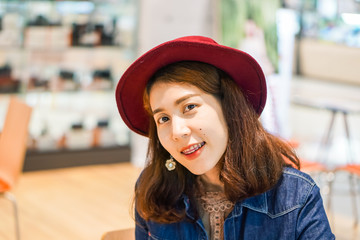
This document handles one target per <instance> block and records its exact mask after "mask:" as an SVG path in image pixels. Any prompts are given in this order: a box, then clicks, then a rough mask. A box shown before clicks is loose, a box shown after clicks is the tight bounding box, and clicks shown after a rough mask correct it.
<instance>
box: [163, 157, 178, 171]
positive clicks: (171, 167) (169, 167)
mask: <svg viewBox="0 0 360 240" xmlns="http://www.w3.org/2000/svg"><path fill="white" fill-rule="evenodd" d="M165 167H166V168H167V170H168V171H172V170H174V169H175V168H176V162H175V161H174V158H173V156H171V155H170V159H168V160H166V163H165Z"/></svg>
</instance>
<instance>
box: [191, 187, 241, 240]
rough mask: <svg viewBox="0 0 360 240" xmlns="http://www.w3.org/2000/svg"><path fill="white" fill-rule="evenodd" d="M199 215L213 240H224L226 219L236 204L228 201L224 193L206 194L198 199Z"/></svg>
mask: <svg viewBox="0 0 360 240" xmlns="http://www.w3.org/2000/svg"><path fill="white" fill-rule="evenodd" d="M198 205H200V206H199V208H198V209H199V213H200V216H201V220H202V221H203V224H204V227H205V229H206V231H207V233H208V235H209V238H210V239H211V240H222V239H224V233H223V229H224V228H223V225H224V219H225V218H226V217H227V215H229V213H230V212H231V210H232V209H233V207H234V204H233V203H232V202H230V201H229V200H227V198H226V196H225V194H224V193H223V192H205V193H203V194H202V195H201V196H200V197H199V198H198Z"/></svg>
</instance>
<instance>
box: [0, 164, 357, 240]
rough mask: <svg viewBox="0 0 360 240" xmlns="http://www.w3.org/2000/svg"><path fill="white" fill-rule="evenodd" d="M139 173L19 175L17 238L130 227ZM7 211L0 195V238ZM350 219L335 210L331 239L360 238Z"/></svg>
mask: <svg viewBox="0 0 360 240" xmlns="http://www.w3.org/2000/svg"><path fill="white" fill-rule="evenodd" d="M139 173H140V169H138V168H135V167H133V166H132V165H131V164H129V163H121V164H110V165H96V166H86V167H77V168H67V169H58V170H47V171H38V172H27V173H24V174H23V175H22V176H21V179H20V181H19V183H18V185H17V187H16V189H15V190H14V194H15V196H16V197H17V199H18V204H19V207H20V224H21V236H22V239H23V240H82V239H84V240H99V239H100V238H101V236H102V234H103V233H104V232H106V231H111V230H115V229H123V228H129V227H133V226H134V222H133V220H132V218H131V216H130V210H129V209H130V204H131V199H132V196H133V195H132V194H133V188H134V183H135V181H136V179H137V176H138V174H139ZM342 196H343V194H342ZM335 200H336V199H335ZM338 200H339V201H340V202H342V203H340V204H348V202H346V201H347V200H344V199H342V200H341V199H338ZM334 202H335V203H336V202H337V200H336V201H334ZM335 209H339V208H336V206H335ZM11 214H12V212H11V205H10V203H9V202H8V201H5V200H4V199H1V198H0V221H1V223H0V239H1V240H10V239H15V238H14V233H13V229H14V228H13V221H12V216H11ZM352 220H353V219H352V217H351V216H349V214H342V213H341V212H339V211H338V210H337V211H336V212H335V214H334V216H333V217H332V224H333V229H334V231H335V233H336V235H337V239H340V240H355V239H360V230H359V228H357V229H356V228H353V227H352V223H353V221H352Z"/></svg>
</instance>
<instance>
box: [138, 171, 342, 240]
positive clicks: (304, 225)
mask: <svg viewBox="0 0 360 240" xmlns="http://www.w3.org/2000/svg"><path fill="white" fill-rule="evenodd" d="M183 201H184V204H185V208H186V215H187V217H188V218H189V219H190V220H196V219H194V214H193V212H192V211H191V209H192V206H190V202H189V199H188V198H187V196H183ZM135 219H136V222H137V224H136V230H135V235H136V239H137V240H140V239H156V240H180V239H184V240H185V239H186V240H192V239H194V240H195V239H196V240H198V239H201V240H202V239H203V240H205V239H209V238H208V236H207V233H206V231H205V228H204V225H203V223H202V221H201V219H197V220H196V221H195V222H194V221H189V220H186V219H185V220H183V221H181V222H177V223H171V224H159V223H156V222H153V221H145V220H144V219H142V218H141V217H140V216H139V214H138V213H137V212H136V211H135ZM228 239H244V240H256V239H261V240H281V239H284V240H292V239H301V240H303V239H311V240H316V239H324V240H325V239H326V240H329V239H335V236H334V235H333V234H332V232H331V229H330V225H329V222H328V219H327V216H326V214H325V210H324V207H323V202H322V198H321V196H320V192H319V188H318V187H317V186H316V184H315V182H314V181H313V180H312V178H311V177H310V176H308V175H307V174H305V173H303V172H300V171H298V170H296V169H293V168H285V169H284V171H283V174H282V177H281V178H280V180H279V182H278V183H277V184H276V186H275V187H273V188H272V189H270V190H269V191H267V192H265V193H262V194H259V195H256V196H254V197H251V198H248V199H245V200H244V201H241V202H237V203H236V204H235V206H234V209H233V210H232V212H231V213H230V214H229V215H228V216H227V218H226V219H225V222H224V240H228Z"/></svg>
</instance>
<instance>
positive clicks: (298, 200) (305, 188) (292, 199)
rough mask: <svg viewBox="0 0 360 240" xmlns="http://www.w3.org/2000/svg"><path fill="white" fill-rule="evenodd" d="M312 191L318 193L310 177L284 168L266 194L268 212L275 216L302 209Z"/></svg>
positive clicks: (292, 169) (295, 170)
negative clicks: (280, 175) (274, 184)
mask: <svg viewBox="0 0 360 240" xmlns="http://www.w3.org/2000/svg"><path fill="white" fill-rule="evenodd" d="M314 189H315V190H316V191H318V187H317V186H316V183H315V181H314V180H313V179H312V178H311V177H310V175H308V174H306V173H304V172H301V171H299V170H297V169H294V168H290V167H289V168H285V169H284V171H283V174H282V177H281V178H280V179H279V181H278V183H277V184H276V186H275V187H274V188H272V189H270V190H269V191H268V192H266V198H267V203H268V204H267V205H268V212H269V213H272V214H273V215H274V216H275V215H279V214H283V213H285V212H288V211H291V210H293V209H297V208H302V207H303V206H304V205H305V204H306V203H307V201H308V199H309V197H310V196H311V194H312V192H313V191H314Z"/></svg>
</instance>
